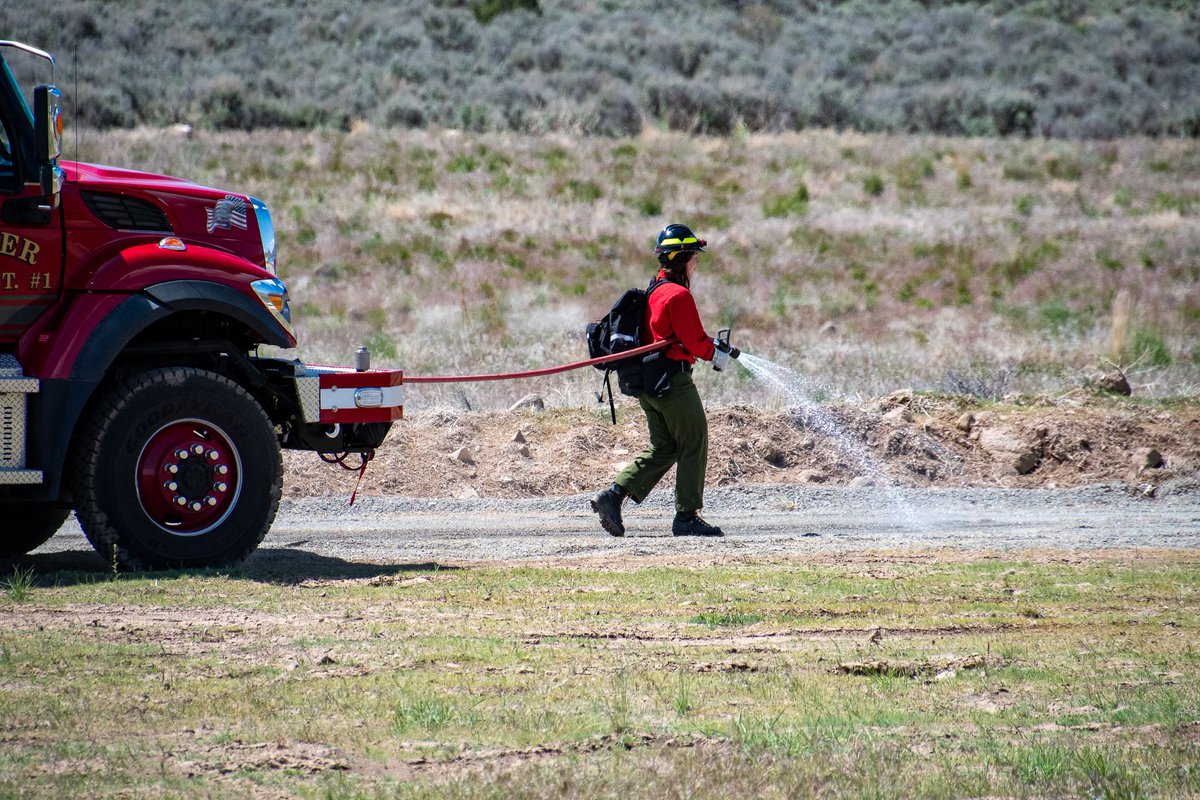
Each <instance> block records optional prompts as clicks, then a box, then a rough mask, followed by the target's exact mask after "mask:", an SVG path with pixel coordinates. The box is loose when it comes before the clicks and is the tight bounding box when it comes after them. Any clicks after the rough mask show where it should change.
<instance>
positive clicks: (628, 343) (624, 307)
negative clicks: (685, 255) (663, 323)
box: [587, 279, 670, 423]
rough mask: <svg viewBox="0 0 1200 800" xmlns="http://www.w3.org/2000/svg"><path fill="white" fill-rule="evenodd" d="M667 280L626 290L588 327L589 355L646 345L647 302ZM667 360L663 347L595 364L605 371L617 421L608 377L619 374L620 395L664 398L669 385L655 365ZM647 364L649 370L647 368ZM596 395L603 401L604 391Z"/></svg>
mask: <svg viewBox="0 0 1200 800" xmlns="http://www.w3.org/2000/svg"><path fill="white" fill-rule="evenodd" d="M664 283H666V281H665V280H659V279H655V280H652V281H650V285H649V286H647V287H646V288H645V289H629V290H627V291H626V292H625V293H624V294H622V295H621V297H620V299H619V300H617V302H615V303H613V307H612V308H611V309H610V310H609V312H608V313H607V314H605V315H604V316H603V317H601V318H600V319H599V320H598V321H596V322H593V323H590V324H589V325H588V326H587V345H588V357H589V358H600V357H602V356H610V355H615V354H617V353H624V352H625V351H627V350H633V349H635V348H638V347H641V346H642V345H643V344H645V342H643V341H642V321H643V320H645V318H646V304H647V302H648V301H649V300H650V295H651V294H653V292H654V290H655V289H657V288H658V287H659V286H662V285H663V284H664ZM647 362H651V363H647ZM664 363H665V361H664V356H663V353H662V351H661V350H660V351H656V352H654V353H650V354H649V355H646V356H633V357H632V358H627V359H621V360H619V361H609V362H608V363H606V364H595V365H594V366H595V367H596V369H598V370H601V371H602V372H604V387H605V389H607V391H608V405H609V409H610V410H611V411H612V416H613V422H614V423H615V422H616V421H617V412H616V408H615V405H614V403H613V396H612V384H611V383H610V382H609V376H610V375H611V374H612V373H613V372H615V373H617V387H618V388H619V389H620V390H621V394H624V395H628V396H630V397H637V396H638V395H641V394H643V393H645V392H650V393H652V394H654V395H656V396H658V397H662V396H663V395H665V394H666V393H667V391H669V389H670V385H669V384H668V383H667V382H666V380H665V378H660V377H659V375H658V373H662V372H664V370H662V369H658V368H656V367H658V366H660V365H661V364H664ZM647 367H650V369H649V370H647ZM648 377H652V380H651V381H650V382H651V383H652V384H653V385H650V386H647V378H648ZM654 378H657V380H655V379H654ZM596 397H597V399H598V400H600V401H601V402H603V398H604V395H603V392H600V393H597V395H596Z"/></svg>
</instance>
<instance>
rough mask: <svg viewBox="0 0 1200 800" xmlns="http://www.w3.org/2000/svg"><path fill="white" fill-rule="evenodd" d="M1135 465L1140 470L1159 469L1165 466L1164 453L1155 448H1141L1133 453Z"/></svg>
mask: <svg viewBox="0 0 1200 800" xmlns="http://www.w3.org/2000/svg"><path fill="white" fill-rule="evenodd" d="M1133 465H1134V466H1135V467H1137V468H1138V469H1139V470H1143V469H1158V468H1159V467H1161V466H1162V465H1163V457H1162V453H1160V452H1158V451H1157V450H1155V449H1154V448H1153V447H1139V448H1138V449H1137V450H1134V451H1133Z"/></svg>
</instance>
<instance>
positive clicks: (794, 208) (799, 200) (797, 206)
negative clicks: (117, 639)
mask: <svg viewBox="0 0 1200 800" xmlns="http://www.w3.org/2000/svg"><path fill="white" fill-rule="evenodd" d="M762 208H763V216H764V217H786V216H789V215H793V214H794V215H795V216H797V217H802V216H804V215H805V214H807V213H808V186H807V185H805V184H803V183H801V184H800V185H799V186H797V187H796V190H795V191H794V192H792V193H791V194H780V195H775V196H774V197H771V198H769V199H767V200H765V201H763V207H762Z"/></svg>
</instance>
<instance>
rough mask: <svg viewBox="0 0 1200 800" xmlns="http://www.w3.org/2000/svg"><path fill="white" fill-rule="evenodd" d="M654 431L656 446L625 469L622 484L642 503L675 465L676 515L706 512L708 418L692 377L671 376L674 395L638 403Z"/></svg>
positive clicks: (641, 399) (652, 441)
mask: <svg viewBox="0 0 1200 800" xmlns="http://www.w3.org/2000/svg"><path fill="white" fill-rule="evenodd" d="M638 402H639V403H641V405H642V410H643V411H645V412H646V422H647V423H648V424H649V426H650V446H649V447H647V448H646V449H645V450H643V451H642V452H641V453H640V454H639V455H638V457H637V458H635V459H634V460H633V462H632V463H631V464H630V465H629V466H628V467H626V468H625V469H623V470H621V474H620V475H618V476H617V483H618V484H620V485H621V486H623V487H625V491H626V492H628V493H629V496H630V497H632V498H633V499H634V500H635V501H637V502H639V503H640V502H642V501H643V500H645V499H646V495H648V494H650V490H651V489H653V488H654V487H655V485H656V484H657V483H658V482H659V480H661V479H662V476H663V475H665V474H666V472H667V470H669V469H670V468H671V467H672V466H673V465H676V464H678V465H679V468H678V469H677V470H676V472H675V510H676V511H679V512H688V511H699V510H700V509H701V508H703V507H704V470H705V468H707V466H708V419H707V418H706V417H705V416H704V406H703V404H702V403H701V402H700V393H699V392H698V391H696V384H695V383H693V382H692V375H691V373H689V372H677V373H675V374H674V375H672V376H671V392H670V394H668V395H667V396H666V397H653V396H651V395H646V394H644V395H642V396H641V397H639V398H638Z"/></svg>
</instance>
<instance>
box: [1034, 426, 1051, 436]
mask: <svg viewBox="0 0 1200 800" xmlns="http://www.w3.org/2000/svg"><path fill="white" fill-rule="evenodd" d="M1034 432H1035V433H1036V434H1037V436H1038V438H1039V439H1045V438H1046V437H1047V436H1049V435H1050V426H1048V425H1038V426H1037V430H1036V431H1034Z"/></svg>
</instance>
